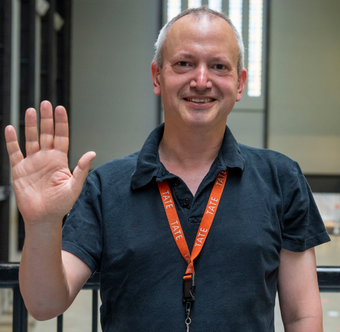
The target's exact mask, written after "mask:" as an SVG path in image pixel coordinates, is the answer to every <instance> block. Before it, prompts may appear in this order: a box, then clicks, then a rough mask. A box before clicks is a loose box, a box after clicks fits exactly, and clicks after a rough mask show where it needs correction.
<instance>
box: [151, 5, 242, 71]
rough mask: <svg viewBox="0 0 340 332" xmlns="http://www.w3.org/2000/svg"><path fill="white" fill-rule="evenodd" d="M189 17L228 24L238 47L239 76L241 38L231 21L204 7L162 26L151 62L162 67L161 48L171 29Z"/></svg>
mask: <svg viewBox="0 0 340 332" xmlns="http://www.w3.org/2000/svg"><path fill="white" fill-rule="evenodd" d="M188 16H191V17H193V18H196V19H197V20H202V19H204V18H206V19H209V20H215V19H216V18H218V17H219V18H221V19H223V20H224V21H226V22H227V23H228V25H229V26H230V27H231V29H232V30H233V33H234V36H235V38H236V42H237V46H238V65H237V71H238V73H239V74H240V72H241V69H242V68H243V66H244V63H243V61H244V45H243V42H242V36H241V35H240V33H239V32H238V31H237V29H236V27H235V26H234V24H233V23H232V21H231V20H230V19H229V18H228V17H227V15H225V14H224V13H221V12H217V11H214V10H212V9H210V8H208V7H206V6H203V7H199V8H190V9H187V10H185V11H183V12H181V13H180V14H178V15H177V16H176V17H174V18H173V19H172V20H170V21H169V22H168V23H167V24H165V25H164V26H163V28H162V29H161V31H160V32H159V35H158V38H157V41H156V43H155V54H154V58H153V62H155V63H156V64H157V65H158V66H160V67H162V65H163V55H162V53H163V48H164V45H165V44H166V40H167V38H168V33H169V31H170V30H171V27H172V26H173V25H174V24H175V23H176V22H177V21H179V20H180V19H181V18H183V17H188Z"/></svg>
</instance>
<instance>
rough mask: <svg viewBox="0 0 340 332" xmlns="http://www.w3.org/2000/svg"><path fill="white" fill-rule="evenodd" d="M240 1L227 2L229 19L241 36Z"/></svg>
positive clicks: (241, 6) (241, 4) (241, 5)
mask: <svg viewBox="0 0 340 332" xmlns="http://www.w3.org/2000/svg"><path fill="white" fill-rule="evenodd" d="M242 8H243V2H242V0H230V1H229V15H228V16H229V18H230V19H231V21H232V22H233V24H234V25H235V27H236V29H237V31H238V32H239V33H240V34H241V35H242Z"/></svg>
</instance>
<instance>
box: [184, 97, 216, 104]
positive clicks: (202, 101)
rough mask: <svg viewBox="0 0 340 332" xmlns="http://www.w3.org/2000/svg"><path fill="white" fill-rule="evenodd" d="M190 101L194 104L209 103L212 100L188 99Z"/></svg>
mask: <svg viewBox="0 0 340 332" xmlns="http://www.w3.org/2000/svg"><path fill="white" fill-rule="evenodd" d="M188 100H189V101H192V102H193V103H209V102H211V101H212V99H211V98H206V99H196V98H188Z"/></svg>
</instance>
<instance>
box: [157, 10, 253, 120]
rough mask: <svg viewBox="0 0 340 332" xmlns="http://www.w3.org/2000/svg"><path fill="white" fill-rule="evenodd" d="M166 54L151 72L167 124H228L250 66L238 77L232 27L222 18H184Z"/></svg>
mask: <svg viewBox="0 0 340 332" xmlns="http://www.w3.org/2000/svg"><path fill="white" fill-rule="evenodd" d="M162 55H163V66H162V67H161V68H160V67H158V66H157V65H156V64H155V63H153V64H152V67H151V72H152V79H153V84H154V92H155V94H156V95H161V96H162V101H163V105H164V115H165V122H166V123H169V122H172V123H173V124H174V125H176V124H177V125H179V124H180V123H185V124H187V125H194V126H200V125H209V124H210V125H213V126H215V125H221V124H222V126H225V123H226V120H227V116H228V115H229V113H230V112H231V110H232V108H233V106H234V104H235V102H236V101H239V100H240V99H241V94H242V92H243V89H244V86H245V82H246V76H247V75H246V71H245V69H243V71H242V73H241V74H240V76H238V73H237V63H238V46H237V39H236V37H235V34H234V32H233V30H232V28H231V27H230V25H229V24H228V23H227V22H226V21H225V20H223V19H222V18H219V17H216V18H213V19H210V18H203V19H197V18H196V17H194V16H192V15H187V16H184V17H182V18H180V19H179V20H178V21H176V22H175V23H174V24H173V26H172V27H171V28H170V30H169V31H168V34H167V39H166V42H165V44H164V47H163V50H162ZM179 121H180V122H179Z"/></svg>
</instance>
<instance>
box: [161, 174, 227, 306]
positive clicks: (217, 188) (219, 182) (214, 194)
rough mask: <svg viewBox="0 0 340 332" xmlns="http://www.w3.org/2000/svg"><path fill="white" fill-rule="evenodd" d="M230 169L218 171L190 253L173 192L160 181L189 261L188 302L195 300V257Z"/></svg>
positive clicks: (185, 279)
mask: <svg viewBox="0 0 340 332" xmlns="http://www.w3.org/2000/svg"><path fill="white" fill-rule="evenodd" d="M227 175H228V169H227V170H226V171H221V172H219V173H218V175H217V177H216V180H215V183H214V187H213V189H212V191H211V194H210V197H209V201H208V204H207V207H206V209H205V212H204V215H203V218H202V220H201V224H200V226H199V229H198V232H197V235H196V239H195V242H194V246H193V249H192V252H191V254H190V251H189V248H188V245H187V242H186V240H185V237H184V233H183V229H182V226H181V223H180V221H179V218H178V215H177V211H176V207H175V203H174V200H173V197H172V194H171V190H170V187H169V185H168V183H167V181H163V182H158V189H159V192H160V194H161V197H162V202H163V205H164V209H165V212H166V215H167V217H168V222H169V226H170V229H171V232H172V235H173V237H174V239H175V242H176V244H177V247H178V249H179V251H180V253H181V254H182V256H183V258H184V259H185V261H186V262H187V263H188V266H187V269H186V271H185V274H184V277H183V293H184V294H183V302H185V303H188V302H192V301H194V300H195V295H194V290H195V269H194V259H195V258H196V257H197V256H198V255H199V253H200V252H201V250H202V248H203V245H204V243H205V241H206V239H207V236H208V233H209V230H210V227H211V225H212V222H213V220H214V217H215V214H216V210H217V207H218V204H219V202H220V198H221V196H222V193H223V189H224V186H225V183H226V180H227Z"/></svg>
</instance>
